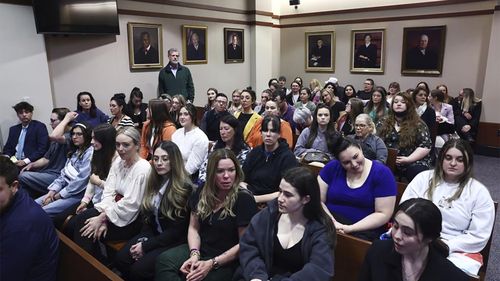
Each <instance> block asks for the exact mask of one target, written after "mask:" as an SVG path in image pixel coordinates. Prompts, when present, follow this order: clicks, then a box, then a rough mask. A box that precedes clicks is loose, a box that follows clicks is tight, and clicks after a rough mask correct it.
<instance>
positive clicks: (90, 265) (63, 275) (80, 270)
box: [57, 231, 123, 281]
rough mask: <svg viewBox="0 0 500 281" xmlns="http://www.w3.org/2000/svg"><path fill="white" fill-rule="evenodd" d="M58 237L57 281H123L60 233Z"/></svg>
mask: <svg viewBox="0 0 500 281" xmlns="http://www.w3.org/2000/svg"><path fill="white" fill-rule="evenodd" d="M57 235H58V236H59V267H58V269H57V280H59V281H69V280H71V281H79V280H82V281H83V280H92V281H109V280H112V281H123V279H122V278H120V276H118V275H116V274H115V273H114V272H113V271H111V270H110V269H109V268H107V267H106V266H104V265H103V264H102V263H100V262H99V261H98V260H97V259H95V258H94V257H93V256H91V255H90V254H89V253H87V252H86V251H85V250H83V249H82V248H80V247H79V246H78V245H77V244H75V242H73V241H71V239H69V238H68V237H66V236H65V235H64V234H62V233H61V232H59V231H57Z"/></svg>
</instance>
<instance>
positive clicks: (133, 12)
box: [118, 9, 251, 25]
mask: <svg viewBox="0 0 500 281" xmlns="http://www.w3.org/2000/svg"><path fill="white" fill-rule="evenodd" d="M118 14H120V15H132V16H144V17H154V18H170V19H183V20H193V21H206V22H220V23H232V24H243V25H248V24H250V23H251V22H250V21H247V20H231V19H221V18H212V17H199V16H189V15H179V14H168V13H158V12H149V11H137V10H127V9H118Z"/></svg>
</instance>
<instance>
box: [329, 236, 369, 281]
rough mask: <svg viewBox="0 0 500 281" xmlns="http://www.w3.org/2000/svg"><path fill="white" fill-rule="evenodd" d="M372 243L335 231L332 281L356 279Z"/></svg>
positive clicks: (354, 280) (353, 280)
mask: <svg viewBox="0 0 500 281" xmlns="http://www.w3.org/2000/svg"><path fill="white" fill-rule="evenodd" d="M371 245H372V243H371V242H368V241H366V240H362V239H359V238H356V237H354V236H351V235H348V234H342V233H337V247H336V248H335V276H334V277H333V279H332V280H333V281H351V280H352V281H356V280H358V274H359V272H360V270H361V266H362V265H363V261H364V260H365V255H366V252H367V251H368V249H369V248H370V247H371Z"/></svg>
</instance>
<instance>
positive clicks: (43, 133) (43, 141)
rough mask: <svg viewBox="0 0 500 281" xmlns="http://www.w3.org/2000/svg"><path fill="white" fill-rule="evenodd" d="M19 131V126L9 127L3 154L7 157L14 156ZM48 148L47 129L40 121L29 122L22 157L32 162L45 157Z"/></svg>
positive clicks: (20, 128)
mask: <svg viewBox="0 0 500 281" xmlns="http://www.w3.org/2000/svg"><path fill="white" fill-rule="evenodd" d="M21 130H22V125H21V124H17V125H15V126H12V127H10V129H9V137H8V138H7V142H6V143H5V147H4V151H3V154H6V155H9V157H11V156H14V155H16V146H17V141H18V140H19V135H20V134H21ZM48 147H49V134H48V132H47V127H46V126H45V124H43V123H42V122H40V121H36V120H31V122H30V124H29V126H28V131H27V132H26V137H25V139H24V149H23V150H24V157H25V158H28V159H29V160H30V161H31V162H34V161H36V160H38V159H40V158H42V157H43V155H45V152H47V149H48ZM18 160H23V159H18Z"/></svg>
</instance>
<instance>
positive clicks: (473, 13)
mask: <svg viewBox="0 0 500 281" xmlns="http://www.w3.org/2000/svg"><path fill="white" fill-rule="evenodd" d="M491 14H493V10H477V11H467V12H456V13H443V14H429V15H413V16H398V17H384V18H366V19H352V20H351V19H349V20H333V21H320V22H306V23H293V24H281V25H279V27H280V28H292V27H304V26H318V25H340V24H353V23H372V22H385V21H407V20H423V19H436V18H451V17H468V16H479V15H491Z"/></svg>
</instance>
